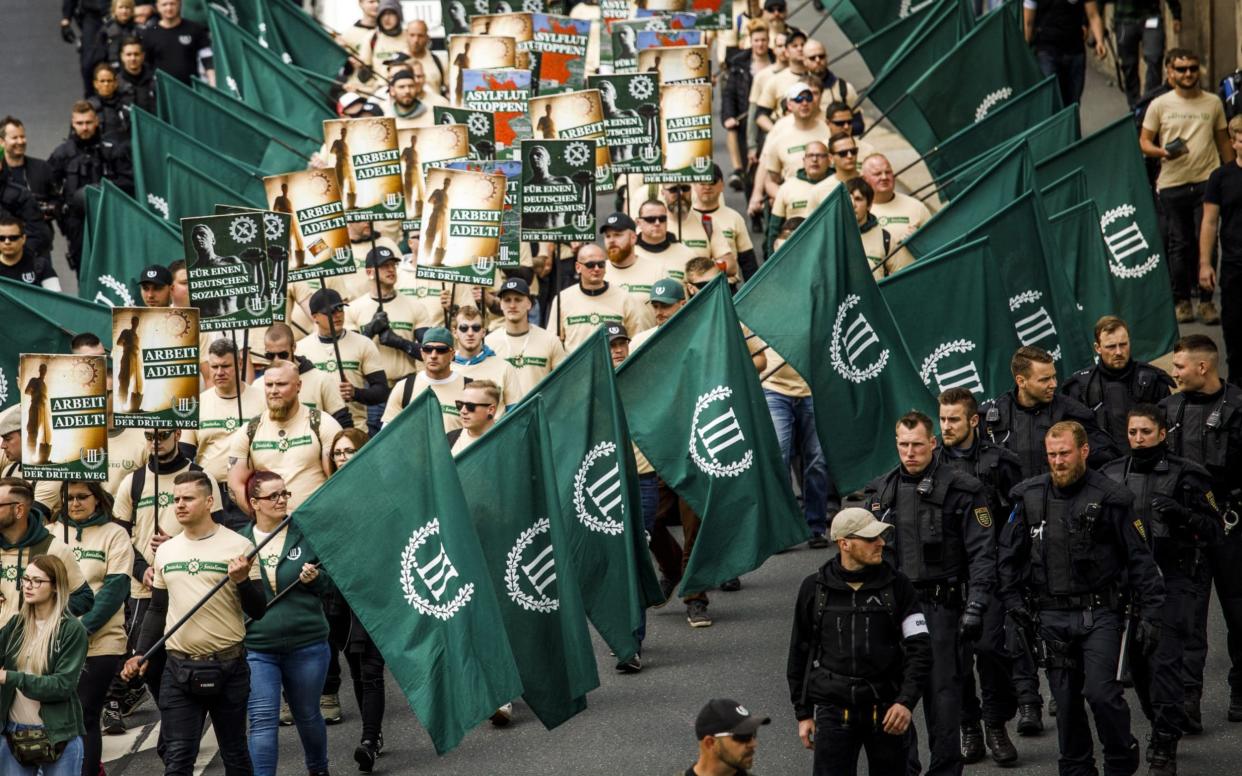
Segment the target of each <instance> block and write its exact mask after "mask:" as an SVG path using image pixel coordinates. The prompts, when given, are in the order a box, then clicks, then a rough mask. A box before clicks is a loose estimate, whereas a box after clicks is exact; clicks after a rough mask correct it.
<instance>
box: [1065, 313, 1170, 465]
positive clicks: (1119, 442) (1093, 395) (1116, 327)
mask: <svg viewBox="0 0 1242 776" xmlns="http://www.w3.org/2000/svg"><path fill="white" fill-rule="evenodd" d="M1094 347H1095V354H1096V355H1097V356H1099V360H1098V361H1097V362H1096V363H1095V365H1094V366H1092V367H1090V368H1089V369H1083V370H1080V371H1078V372H1075V373H1074V374H1072V375H1070V378H1069V379H1068V380H1066V381H1065V385H1063V386H1062V387H1061V393H1064V394H1065V395H1066V396H1069V397H1071V398H1073V399H1076V400H1078V401H1079V402H1081V403H1082V404H1084V405H1085V406H1086V407H1087V409H1089V410H1091V411H1092V412H1094V413H1095V421H1096V423H1098V424H1099V426H1100V429H1101V430H1103V431H1104V433H1106V434H1108V436H1109V437H1110V438H1111V439H1112V440H1113V444H1114V445H1115V446H1116V447H1117V449H1118V450H1126V449H1129V446H1130V445H1129V442H1128V441H1127V436H1126V417H1127V413H1129V411H1130V408H1132V407H1133V406H1134V405H1136V404H1143V403H1147V404H1155V403H1156V402H1158V401H1160V400H1161V399H1163V398H1164V397H1166V396H1168V395H1169V394H1170V393H1172V391H1173V378H1171V377H1169V376H1168V374H1166V373H1165V372H1164V370H1162V369H1160V368H1159V367H1155V366H1152V365H1151V364H1148V363H1147V362H1145V361H1135V360H1134V359H1133V358H1131V357H1130V329H1129V327H1128V326H1127V325H1126V322H1125V321H1123V320H1122V319H1120V318H1118V317H1117V316H1115V315H1105V316H1104V317H1103V318H1101V319H1100V320H1098V321H1096V324H1095V346H1094Z"/></svg>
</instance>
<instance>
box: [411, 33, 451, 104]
mask: <svg viewBox="0 0 1242 776" xmlns="http://www.w3.org/2000/svg"><path fill="white" fill-rule="evenodd" d="M433 60H434V61H433ZM410 61H411V62H419V63H421V64H422V66H423V78H424V86H423V90H424V91H425V92H427V93H428V94H434V95H436V96H437V97H439V96H440V87H441V86H442V85H443V84H444V76H442V75H440V67H443V64H444V59H443V57H437V56H436V55H435V53H434V52H432V50H431V47H430V46H428V48H427V50H426V51H424V52H423V55H422V56H421V57H411V59H410ZM437 65H439V67H438V66H437ZM444 69H445V71H446V72H447V71H448V68H447V67H445V68H444ZM445 104H447V103H445Z"/></svg>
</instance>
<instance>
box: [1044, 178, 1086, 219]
mask: <svg viewBox="0 0 1242 776" xmlns="http://www.w3.org/2000/svg"><path fill="white" fill-rule="evenodd" d="M1036 174H1037V175H1038V173H1036ZM1042 182H1043V181H1042V180H1041V181H1040V183H1042ZM1087 192H1088V189H1087V171H1086V170H1084V169H1083V168H1081V167H1075V168H1074V169H1073V171H1072V172H1070V173H1068V174H1067V175H1065V177H1063V178H1060V179H1058V180H1055V181H1053V182H1052V183H1049V184H1048V185H1047V186H1044V187H1043V188H1042V189H1040V190H1039V197H1040V199H1042V200H1043V201H1044V210H1046V211H1047V212H1049V213H1060V212H1061V211H1063V210H1069V209H1070V208H1072V207H1073V206H1074V205H1077V204H1078V203H1080V202H1085V201H1086V200H1087V197H1088V196H1090V194H1088V193H1087Z"/></svg>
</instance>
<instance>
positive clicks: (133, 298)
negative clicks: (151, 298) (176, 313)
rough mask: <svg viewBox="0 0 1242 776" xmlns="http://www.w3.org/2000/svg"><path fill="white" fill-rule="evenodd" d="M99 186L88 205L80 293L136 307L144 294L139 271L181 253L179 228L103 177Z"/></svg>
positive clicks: (79, 294)
mask: <svg viewBox="0 0 1242 776" xmlns="http://www.w3.org/2000/svg"><path fill="white" fill-rule="evenodd" d="M99 191H100V193H99V200H98V203H97V204H95V205H93V206H91V207H90V208H89V209H88V218H87V221H88V224H89V226H88V232H89V234H90V245H91V248H90V253H89V256H86V255H84V260H83V262H82V271H81V273H80V274H79V278H80V282H79V285H78V296H79V297H81V298H82V299H88V300H90V301H92V302H98V303H100V304H106V305H108V306H109V307H134V306H136V305H137V304H138V302H139V301H140V300H141V299H142V297H141V296H140V295H139V289H138V273H140V272H141V271H142V269H143V267H146V266H149V265H151V264H165V265H167V264H168V263H169V262H171V261H172V260H173V259H175V258H178V257H180V256H181V254H182V252H183V251H182V249H181V230H179V229H176V228H174V227H173V226H172V224H169V223H167V222H165V221H163V220H162V219H160V217H159V216H157V215H155V214H154V213H153V212H151V211H150V210H148V209H147V208H145V207H143V206H142V205H139V204H138V203H137V202H135V201H134V199H133V198H132V197H130V196H129V195H128V194H126V193H125V192H124V191H121V189H119V188H118V187H117V186H116V185H115V184H113V183H112V182H111V181H109V180H108V179H107V178H105V179H104V180H103V181H101V182H100V187H99Z"/></svg>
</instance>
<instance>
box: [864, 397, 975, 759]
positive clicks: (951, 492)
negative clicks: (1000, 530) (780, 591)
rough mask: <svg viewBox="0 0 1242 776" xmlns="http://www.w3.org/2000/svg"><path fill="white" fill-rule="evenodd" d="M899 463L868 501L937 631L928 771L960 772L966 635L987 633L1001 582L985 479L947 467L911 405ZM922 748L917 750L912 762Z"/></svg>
mask: <svg viewBox="0 0 1242 776" xmlns="http://www.w3.org/2000/svg"><path fill="white" fill-rule="evenodd" d="M896 435H897V454H898V456H899V457H900V459H901V463H900V465H898V466H897V468H895V469H893V470H892V471H891V472H889V473H888V474H886V475H884V476H882V477H879V478H877V479H875V480H872V481H871V483H869V484H868V485H867V488H866V490H865V491H864V495H863V500H864V503H865V504H866V505H867V507H868V508H869V509H870V510H871V513H872V514H874V515H875V516H876V517H877V518H878V519H879V520H881V521H882V522H885V523H888V524H890V525H892V526H893V527H894V528H895V530H894V531H893V532H892V534H891V541H890V542H889V545H888V552H886V553H885V555H886V557H887V559H888V560H889V562H890V563H892V564H893V566H894V567H895V568H896V569H897V570H898V571H900V572H901V573H903V574H905V575H906V576H907V577H908V578H909V579H910V581H911V582H912V583H913V584H914V588H915V591H916V593H917V596H918V600H919V605H920V606H921V607H922V609H923V613H924V615H925V616H926V618H927V628H928V630H929V631H930V632H931V647H932V656H933V660H932V668H931V673H930V675H929V676H928V683H927V686H926V688H925V689H926V692H927V696H928V699H927V703H926V704H925V705H924V706H923V714H924V716H925V717H926V720H927V729H928V731H929V732H928V735H929V737H930V739H931V741H930V742H929V747H930V750H931V763H930V765H929V767H928V769H927V773H928V774H960V773H961V772H962V752H961V744H960V742H959V739H958V735H959V728H960V723H961V711H962V705H961V704H962V684H961V678H960V676H959V674H958V670H957V665H958V662H959V657H958V655H959V650H960V644H961V642H962V641H974V640H976V639H978V638H979V637H980V636H982V635H983V615H984V612H985V611H986V610H987V604H988V597H989V591H990V590H992V589H993V588H994V587H995V583H996V541H995V539H994V538H993V534H992V513H991V511H990V510H989V509H988V502H987V499H986V498H985V496H984V491H983V485H982V484H981V483H980V482H979V481H978V480H976V479H975V478H974V477H972V476H970V475H969V474H963V473H962V472H960V471H958V470H956V469H954V468H952V467H949V466H941V465H940V462H939V461H938V460H937V457H936V454H935V452H936V437H935V432H934V430H933V427H932V420H931V418H929V417H927V416H926V415H924V414H923V413H921V412H918V411H911V412H908V413H906V414H905V415H903V416H902V417H901V418H900V419H899V420H898V421H897V434H896ZM917 756H918V755H917V749H916V748H915V747H913V746H912V747H911V748H910V757H911V764H912V767H914V766H915V764H916V763H917V760H916V759H915V758H917Z"/></svg>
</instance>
